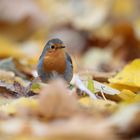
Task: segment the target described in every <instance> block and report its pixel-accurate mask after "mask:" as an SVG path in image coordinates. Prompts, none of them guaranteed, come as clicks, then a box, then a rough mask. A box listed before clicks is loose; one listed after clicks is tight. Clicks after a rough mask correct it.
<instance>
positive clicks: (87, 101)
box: [79, 97, 117, 111]
mask: <svg viewBox="0 0 140 140" xmlns="http://www.w3.org/2000/svg"><path fill="white" fill-rule="evenodd" d="M79 103H80V104H81V105H83V106H85V107H95V108H96V109H98V110H104V109H107V110H110V111H113V110H115V109H116V108H117V104H116V103H115V102H113V101H110V100H92V99H91V98H90V97H83V98H81V99H80V100H79Z"/></svg>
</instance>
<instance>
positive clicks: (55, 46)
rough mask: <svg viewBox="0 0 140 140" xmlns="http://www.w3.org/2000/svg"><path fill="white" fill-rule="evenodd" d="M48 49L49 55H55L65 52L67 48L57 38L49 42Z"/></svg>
mask: <svg viewBox="0 0 140 140" xmlns="http://www.w3.org/2000/svg"><path fill="white" fill-rule="evenodd" d="M46 47H47V51H48V52H49V53H53V52H56V51H64V50H63V49H64V48H65V45H64V43H63V42H62V41H61V40H60V39H57V38H56V39H51V40H49V41H48V43H47V44H46Z"/></svg>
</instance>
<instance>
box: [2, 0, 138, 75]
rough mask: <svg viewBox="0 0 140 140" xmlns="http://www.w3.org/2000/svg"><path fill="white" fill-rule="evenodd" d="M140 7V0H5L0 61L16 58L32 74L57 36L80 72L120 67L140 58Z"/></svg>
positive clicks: (20, 65)
mask: <svg viewBox="0 0 140 140" xmlns="http://www.w3.org/2000/svg"><path fill="white" fill-rule="evenodd" d="M139 6H140V1H139V0H123V1H122V0H59V1H58V0H12V1H9V0H0V59H4V58H8V57H12V58H14V60H15V62H16V64H17V66H18V67H19V69H20V70H21V71H23V72H25V73H26V74H29V75H30V74H31V73H32V70H33V69H36V65H37V62H38V58H39V56H40V54H41V52H42V49H43V47H44V45H45V43H46V42H47V41H48V40H49V39H51V38H54V37H57V38H60V39H61V40H63V41H64V43H65V44H66V46H67V50H68V51H69V52H70V53H71V55H72V56H73V59H74V60H75V59H76V61H77V63H78V65H79V67H80V70H85V69H89V70H94V71H101V72H112V71H118V70H119V69H121V68H122V67H123V66H124V65H125V64H126V63H128V62H130V61H132V60H133V59H135V58H139V57H140V9H139ZM75 57H76V58H75ZM75 66H76V67H77V64H76V63H75Z"/></svg>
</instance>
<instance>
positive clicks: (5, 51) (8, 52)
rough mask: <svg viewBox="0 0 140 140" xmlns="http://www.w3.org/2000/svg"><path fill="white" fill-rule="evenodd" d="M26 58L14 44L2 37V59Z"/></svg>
mask: <svg viewBox="0 0 140 140" xmlns="http://www.w3.org/2000/svg"><path fill="white" fill-rule="evenodd" d="M23 56H25V55H24V54H23V52H22V51H21V50H20V49H19V48H18V46H17V44H15V43H14V42H12V41H10V40H8V39H6V38H4V37H2V36H0V57H14V58H21V57H23Z"/></svg>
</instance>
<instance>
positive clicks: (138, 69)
mask: <svg viewBox="0 0 140 140" xmlns="http://www.w3.org/2000/svg"><path fill="white" fill-rule="evenodd" d="M109 82H110V83H113V84H120V85H126V86H131V87H137V88H140V59H136V60H134V61H133V62H131V63H130V64H128V65H126V66H125V67H124V69H123V70H122V71H120V72H119V73H118V74H117V75H116V76H115V77H113V78H110V79H109Z"/></svg>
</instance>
